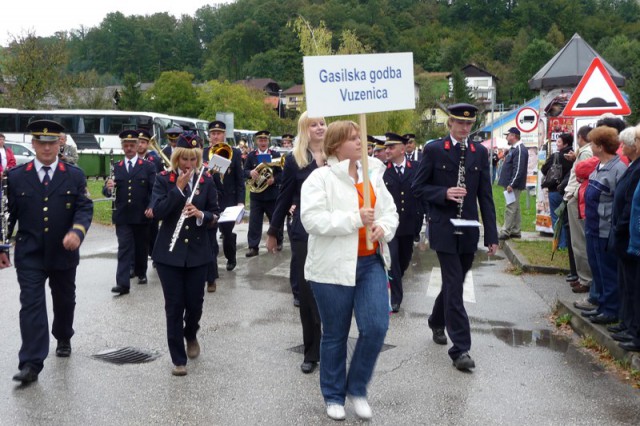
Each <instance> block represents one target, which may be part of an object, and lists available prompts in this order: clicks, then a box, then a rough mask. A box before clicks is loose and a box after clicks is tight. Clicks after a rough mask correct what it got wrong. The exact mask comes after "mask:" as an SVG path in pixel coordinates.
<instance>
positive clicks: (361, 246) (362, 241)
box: [356, 182, 378, 256]
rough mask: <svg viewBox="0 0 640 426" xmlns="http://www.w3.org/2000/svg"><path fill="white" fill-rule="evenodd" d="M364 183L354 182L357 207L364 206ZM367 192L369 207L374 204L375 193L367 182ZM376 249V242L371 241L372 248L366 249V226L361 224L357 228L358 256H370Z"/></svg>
mask: <svg viewBox="0 0 640 426" xmlns="http://www.w3.org/2000/svg"><path fill="white" fill-rule="evenodd" d="M363 189H364V183H363V182H360V183H357V184H356V191H358V207H359V208H362V207H363V206H364V192H363ZM369 194H371V207H375V205H376V194H375V193H374V192H373V187H372V186H371V183H369ZM377 249H378V242H377V241H374V242H373V249H372V250H367V227H366V226H363V227H362V228H360V229H358V256H371V255H372V254H375V253H376V250H377Z"/></svg>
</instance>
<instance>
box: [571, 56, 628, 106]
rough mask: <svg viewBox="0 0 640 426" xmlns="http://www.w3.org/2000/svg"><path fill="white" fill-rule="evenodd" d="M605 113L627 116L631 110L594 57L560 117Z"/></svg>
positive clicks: (597, 59) (600, 63) (602, 66)
mask: <svg viewBox="0 0 640 426" xmlns="http://www.w3.org/2000/svg"><path fill="white" fill-rule="evenodd" d="M606 112H609V113H612V114H616V115H629V114H631V108H629V105H627V103H626V102H625V100H624V98H623V97H622V94H621V93H620V91H619V90H618V88H617V87H616V84H615V83H614V82H613V79H612V78H611V75H610V74H609V72H608V71H607V69H606V68H605V67H604V65H603V64H602V61H601V60H600V58H598V57H596V58H594V59H593V62H591V65H589V69H587V72H586V73H585V74H584V76H582V79H581V80H580V83H579V84H578V87H576V90H575V91H574V92H573V95H571V99H569V103H567V106H566V107H565V108H564V111H563V113H562V115H566V116H581V117H584V116H591V117H593V116H597V115H602V114H604V113H606Z"/></svg>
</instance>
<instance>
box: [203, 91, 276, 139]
mask: <svg viewBox="0 0 640 426" xmlns="http://www.w3.org/2000/svg"><path fill="white" fill-rule="evenodd" d="M197 100H198V102H199V103H200V104H201V105H203V106H204V107H203V109H202V113H201V114H200V117H201V118H203V119H205V120H210V121H211V120H215V118H216V112H219V111H233V113H234V125H235V127H236V128H239V129H256V130H258V129H270V130H271V131H276V132H277V128H278V124H277V123H278V121H279V119H278V116H277V114H276V112H275V111H273V110H272V109H271V107H270V106H269V105H267V104H266V103H265V102H264V93H262V92H260V91H257V90H251V89H248V88H247V87H245V86H243V85H240V84H231V83H229V82H228V81H225V82H224V83H220V82H219V81H216V80H212V81H208V82H207V83H205V84H203V85H202V86H200V87H199V88H198V95H197Z"/></svg>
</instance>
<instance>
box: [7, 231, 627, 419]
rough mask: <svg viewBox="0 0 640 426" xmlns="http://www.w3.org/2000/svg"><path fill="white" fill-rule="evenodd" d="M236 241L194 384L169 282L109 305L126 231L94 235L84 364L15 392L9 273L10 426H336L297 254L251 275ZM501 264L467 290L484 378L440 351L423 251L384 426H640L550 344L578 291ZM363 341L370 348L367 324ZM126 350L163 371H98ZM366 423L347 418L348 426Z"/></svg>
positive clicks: (485, 265) (372, 390)
mask: <svg viewBox="0 0 640 426" xmlns="http://www.w3.org/2000/svg"><path fill="white" fill-rule="evenodd" d="M237 230H238V233H239V236H238V240H239V245H240V247H241V250H240V251H239V253H238V267H237V268H236V269H235V270H234V271H233V272H231V273H229V272H227V271H226V270H225V269H224V265H225V260H224V258H222V257H220V258H219V264H220V269H221V271H220V275H221V278H220V280H219V281H218V291H217V292H216V293H213V294H206V295H205V306H204V315H203V319H202V322H201V326H202V328H201V330H200V333H199V340H200V343H201V346H202V354H201V356H200V357H199V358H198V359H196V360H194V361H190V362H189V364H188V366H187V368H188V372H189V374H188V375H187V376H186V377H183V378H177V377H173V376H171V374H170V372H171V367H172V365H171V360H170V357H169V354H168V350H167V347H166V337H165V323H164V309H163V297H162V292H161V288H160V283H159V281H158V277H157V275H156V274H155V271H153V269H151V268H150V270H149V284H148V285H137V284H136V283H135V281H132V291H131V293H130V294H129V295H126V296H122V297H114V296H113V295H112V293H110V291H109V290H110V288H111V287H112V286H113V285H114V275H115V267H116V258H115V252H116V239H115V235H114V232H113V229H111V228H109V227H101V226H95V225H94V226H93V227H92V228H91V230H90V231H89V235H88V237H87V239H86V241H85V243H84V245H83V246H82V249H81V253H82V261H81V263H80V267H79V268H78V276H77V287H78V289H77V309H76V320H75V330H76V335H75V336H74V338H73V340H72V345H73V354H72V356H71V357H70V358H68V359H63V358H56V357H55V354H54V349H55V343H54V342H52V344H51V351H50V356H49V358H48V359H47V360H46V362H45V368H44V370H43V371H42V373H41V374H40V377H39V380H38V382H36V383H34V384H32V385H30V386H27V387H22V386H20V385H18V384H17V383H16V382H13V381H12V380H11V377H12V375H13V374H15V373H16V372H17V364H18V360H17V351H18V349H19V346H20V334H19V327H18V311H19V302H18V296H19V289H18V285H17V281H16V276H15V270H14V269H13V268H10V269H6V270H2V271H0V299H1V300H2V301H3V305H2V306H3V309H2V310H1V311H0V321H1V323H2V327H1V328H0V341H1V342H2V346H0V425H40V424H42V425H48V424H64V425H67V424H70V425H87V424H91V425H107V424H109V425H113V424H127V425H129V424H131V425H148V424H167V425H175V424H188V425H191V424H194V425H195V424H207V425H210V424H215V425H250V424H268V425H271V424H333V423H334V422H333V421H331V420H329V419H328V418H327V417H326V415H325V412H324V405H323V403H322V397H321V394H320V389H319V385H318V373H317V372H315V373H313V374H311V375H303V374H302V373H301V372H300V370H299V365H300V363H301V361H302V356H301V355H300V353H299V352H297V349H298V346H299V345H300V344H301V327H300V322H299V316H298V311H297V310H296V309H295V308H294V307H293V305H292V297H291V293H290V289H289V282H288V279H287V278H286V275H287V274H288V264H289V256H290V251H289V247H288V245H287V244H285V248H284V250H283V252H281V253H279V254H277V255H268V254H266V253H265V250H264V247H263V248H262V250H261V254H260V256H258V257H256V258H253V259H250V260H247V259H245V257H244V251H245V250H244V249H245V248H246V225H240V226H239V227H238V228H237ZM241 241H244V243H241ZM499 254H500V256H497V257H494V258H492V259H490V260H487V259H486V256H482V255H480V256H478V257H477V259H476V262H475V264H474V269H473V273H472V275H473V277H472V278H473V280H472V282H470V283H468V284H467V285H466V289H465V299H466V300H467V302H466V306H467V311H468V313H469V317H470V319H471V325H472V339H473V347H472V350H471V355H472V356H473V358H474V359H475V361H476V365H477V368H476V369H475V371H474V372H473V373H461V372H459V371H457V370H455V369H454V368H453V367H452V365H451V361H450V360H449V357H448V356H447V352H446V347H443V346H438V345H436V344H434V343H433V342H432V341H431V333H430V332H429V330H428V328H427V317H428V315H429V313H430V309H431V306H432V304H433V300H434V298H433V295H434V294H437V285H438V281H439V280H438V273H437V270H436V272H433V268H434V267H438V265H437V259H436V256H435V253H433V252H431V251H429V250H426V251H421V250H416V252H415V254H414V258H413V262H412V265H411V267H410V268H409V270H408V271H407V274H406V275H405V279H404V282H405V296H404V302H403V305H402V308H401V311H400V313H399V314H396V315H393V316H392V318H391V324H390V329H389V332H388V334H387V338H386V344H387V345H388V346H387V349H386V350H385V351H384V352H383V353H382V354H381V355H380V358H379V360H378V364H377V367H376V372H375V375H374V378H373V381H372V383H371V385H370V387H369V401H370V403H371V406H372V409H373V411H374V418H373V421H372V422H371V423H373V424H449V425H494V424H495V425H498V424H499V425H506V424H524V425H546V424H571V425H574V424H585V425H617V424H634V425H635V424H638V423H639V419H640V396H639V393H638V391H637V390H634V389H632V388H631V387H629V386H628V385H626V384H624V383H622V382H620V381H619V380H618V379H617V378H616V377H614V376H612V375H611V374H610V373H607V372H605V371H603V369H602V368H601V367H599V366H598V365H596V364H594V363H592V362H591V361H590V357H589V356H586V355H584V354H583V352H582V351H581V350H580V349H577V347H576V346H575V345H574V344H571V343H569V342H567V341H566V340H563V339H559V338H556V337H554V336H551V334H550V330H551V326H550V325H549V323H548V321H547V320H546V318H545V317H546V315H547V314H548V313H549V311H550V309H551V305H552V304H553V303H554V301H555V300H556V299H558V298H559V297H571V296H569V295H570V294H571V293H569V292H568V286H566V285H565V284H564V277H560V276H541V275H522V276H514V275H512V274H510V273H508V272H506V271H507V267H508V263H507V262H506V261H505V260H504V259H503V258H502V257H501V253H500V252H499ZM432 273H433V276H432ZM49 302H50V299H49ZM49 308H50V303H49ZM351 336H353V337H356V336H357V331H356V328H355V322H354V324H353V327H352V332H351ZM127 346H131V347H135V348H140V349H144V350H148V351H153V352H155V353H158V354H159V355H160V356H159V357H158V358H157V359H156V360H154V361H152V362H149V363H145V364H131V365H114V364H110V363H107V362H104V361H100V360H97V359H95V358H93V357H92V355H93V354H96V353H98V352H100V351H103V350H106V349H112V348H121V347H127ZM358 422H359V421H358V420H357V419H356V417H355V414H354V412H353V409H352V407H351V406H350V405H349V404H347V421H346V424H352V423H358ZM343 424H345V423H343Z"/></svg>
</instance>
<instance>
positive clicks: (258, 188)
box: [247, 155, 287, 194]
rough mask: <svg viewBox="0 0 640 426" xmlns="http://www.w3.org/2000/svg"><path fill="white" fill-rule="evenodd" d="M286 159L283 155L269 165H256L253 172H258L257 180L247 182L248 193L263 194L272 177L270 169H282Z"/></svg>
mask: <svg viewBox="0 0 640 426" xmlns="http://www.w3.org/2000/svg"><path fill="white" fill-rule="evenodd" d="M286 159H287V157H285V156H284V155H283V156H281V157H280V158H279V160H278V161H272V162H271V163H260V164H258V166H257V167H256V168H255V171H256V172H258V178H257V179H249V181H247V187H248V188H249V191H250V192H253V193H254V194H259V193H261V192H264V190H266V189H267V188H268V187H269V185H268V184H267V181H268V180H269V179H271V178H272V177H273V168H272V167H280V168H283V167H284V162H285V161H286Z"/></svg>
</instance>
